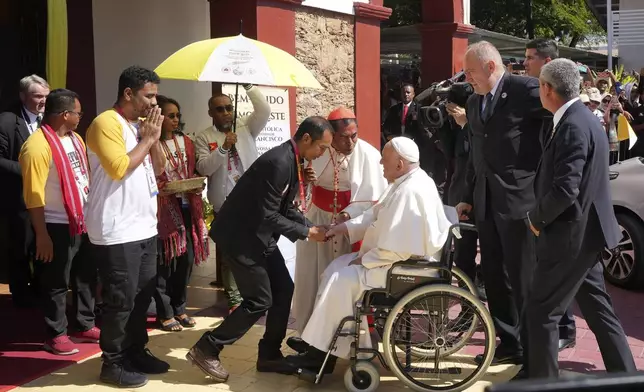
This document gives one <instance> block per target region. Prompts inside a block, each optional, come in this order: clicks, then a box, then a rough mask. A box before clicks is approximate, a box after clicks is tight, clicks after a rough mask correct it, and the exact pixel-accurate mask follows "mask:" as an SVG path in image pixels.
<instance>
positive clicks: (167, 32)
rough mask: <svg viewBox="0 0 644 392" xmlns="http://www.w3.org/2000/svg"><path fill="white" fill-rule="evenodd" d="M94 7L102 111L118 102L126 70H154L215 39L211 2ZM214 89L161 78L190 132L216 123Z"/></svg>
mask: <svg viewBox="0 0 644 392" xmlns="http://www.w3.org/2000/svg"><path fill="white" fill-rule="evenodd" d="M92 7H93V14H94V60H95V64H96V106H97V107H96V109H97V111H98V113H100V112H102V111H103V110H105V109H107V108H109V107H111V106H112V105H113V104H114V102H115V100H116V95H117V87H118V78H119V75H120V74H121V72H122V71H123V70H124V69H125V68H127V67H129V66H130V65H140V66H142V67H146V68H150V69H154V68H156V67H157V66H158V65H159V64H160V63H161V62H162V61H163V60H165V59H166V58H167V57H168V56H170V55H171V54H172V53H174V52H175V51H177V50H178V49H180V48H182V47H183V46H185V45H187V44H190V43H192V42H195V41H200V40H204V39H209V38H210V7H209V4H208V1H207V0H183V1H181V2H178V1H176V0H92ZM72 61H73V60H72ZM211 88H212V87H211V84H210V83H206V82H190V81H181V80H162V81H161V85H160V86H159V92H160V94H163V95H167V96H170V97H172V98H174V99H176V100H177V101H179V104H180V105H181V111H182V113H183V120H184V122H185V123H186V131H194V130H201V129H204V128H206V127H208V126H210V125H211V124H212V122H211V119H210V117H208V113H207V110H208V108H207V103H208V98H210V96H211V91H212V90H211Z"/></svg>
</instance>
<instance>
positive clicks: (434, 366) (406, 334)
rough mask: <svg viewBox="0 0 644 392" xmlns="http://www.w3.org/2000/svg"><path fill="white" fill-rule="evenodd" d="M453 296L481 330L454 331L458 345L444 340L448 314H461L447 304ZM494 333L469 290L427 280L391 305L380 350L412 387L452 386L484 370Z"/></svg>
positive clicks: (466, 383) (458, 388)
mask: <svg viewBox="0 0 644 392" xmlns="http://www.w3.org/2000/svg"><path fill="white" fill-rule="evenodd" d="M452 301H457V302H459V303H460V304H461V310H462V309H465V310H466V311H467V313H468V314H470V315H471V316H472V318H473V319H475V320H480V324H481V326H482V328H481V329H482V331H480V332H477V333H476V334H474V333H473V334H471V335H470V336H468V337H467V339H465V338H463V337H462V336H461V337H459V338H458V339H459V341H460V344H459V347H458V349H455V348H454V347H452V346H450V345H449V344H448V343H449V341H450V340H451V339H452V336H451V335H450V331H449V328H450V326H451V325H453V322H452V321H450V320H449V318H448V317H447V316H450V315H452V314H457V313H458V314H459V315H460V312H459V309H457V308H454V307H452V306H449V304H450V303H451V302H452ZM416 328H417V329H418V330H416V331H412V330H411V329H416ZM495 336H496V335H495V332H494V325H493V323H492V318H491V316H490V314H489V313H488V311H487V309H486V308H485V305H483V303H482V302H481V301H480V300H479V299H478V298H476V297H475V296H474V295H473V294H472V293H470V292H467V291H466V290H463V289H461V288H458V287H455V286H452V285H445V284H435V285H428V286H423V287H419V288H417V289H415V290H413V291H412V292H410V293H408V294H407V295H405V296H404V297H403V298H402V299H400V300H399V301H398V303H397V304H396V305H395V306H394V307H393V308H392V309H391V311H390V313H389V316H388V318H387V321H386V322H385V326H384V336H383V351H384V352H383V354H384V357H385V361H386V362H387V364H388V365H389V366H390V367H391V370H392V372H393V373H394V374H395V375H396V377H397V378H398V379H400V380H401V381H402V382H403V383H404V384H405V385H407V386H408V387H410V388H411V389H414V390H416V391H450V392H457V391H462V390H464V389H467V388H469V387H470V386H472V385H473V384H474V383H476V382H477V381H478V380H479V379H480V378H481V377H482V376H483V375H484V374H485V372H486V371H487V368H488V367H489V366H490V363H491V362H492V358H493V356H494V349H495V347H494V345H495ZM470 338H473V339H472V345H471V346H468V341H469V340H470ZM416 341H417V342H418V343H416ZM413 345H415V346H416V347H417V349H416V350H413V349H412V348H413ZM466 346H467V347H466ZM444 352H445V353H448V354H443V353H444ZM477 354H482V355H483V361H482V362H481V363H477V362H475V361H474V357H475V356H476V355H477ZM446 378H452V379H451V380H446Z"/></svg>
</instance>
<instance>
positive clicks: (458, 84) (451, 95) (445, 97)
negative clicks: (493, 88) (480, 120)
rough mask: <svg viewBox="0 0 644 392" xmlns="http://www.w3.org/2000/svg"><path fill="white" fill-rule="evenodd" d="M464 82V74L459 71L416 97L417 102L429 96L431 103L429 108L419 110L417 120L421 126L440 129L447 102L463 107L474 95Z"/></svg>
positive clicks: (468, 85) (472, 89)
mask: <svg viewBox="0 0 644 392" xmlns="http://www.w3.org/2000/svg"><path fill="white" fill-rule="evenodd" d="M464 80H465V72H463V71H461V72H459V73H457V74H456V75H454V76H453V77H452V78H450V79H447V80H443V81H442V82H438V83H435V84H433V85H432V86H431V87H430V88H428V89H427V90H425V91H423V92H422V93H421V94H419V95H418V97H417V98H418V99H419V100H422V97H423V96H424V97H427V96H429V97H430V100H431V101H432V102H433V103H432V104H431V105H430V106H423V107H421V108H420V110H419V112H420V116H419V119H420V121H421V123H422V124H423V125H426V126H427V127H429V128H441V127H442V126H443V125H444V124H445V121H447V116H448V114H447V108H446V104H447V103H448V102H452V103H455V104H456V105H458V106H461V107H465V104H466V103H467V99H468V98H469V97H470V95H472V94H474V88H473V87H472V85H471V84H469V83H467V82H465V81H464Z"/></svg>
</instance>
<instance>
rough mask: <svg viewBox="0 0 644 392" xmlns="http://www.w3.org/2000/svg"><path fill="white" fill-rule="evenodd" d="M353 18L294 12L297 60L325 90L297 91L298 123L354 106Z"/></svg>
mask: <svg viewBox="0 0 644 392" xmlns="http://www.w3.org/2000/svg"><path fill="white" fill-rule="evenodd" d="M353 31H354V30H353V17H352V15H343V14H337V13H334V12H328V11H324V10H319V9H315V8H307V7H302V8H301V9H300V10H299V11H297V12H296V13H295V49H296V54H295V57H296V58H297V59H298V60H300V61H301V62H302V63H303V64H304V65H305V66H306V67H307V68H308V69H309V70H310V71H311V72H313V75H314V76H315V77H316V78H317V80H318V81H319V82H320V84H321V85H322V87H324V90H315V89H306V88H301V89H297V123H298V124H299V123H300V122H301V121H302V120H303V119H305V118H306V117H308V116H314V115H318V116H323V117H326V116H327V115H328V114H329V112H330V111H331V110H333V109H334V108H336V107H337V106H341V105H342V106H346V107H348V108H351V109H354V107H355V80H354V66H355V61H354V54H355V46H354V34H353Z"/></svg>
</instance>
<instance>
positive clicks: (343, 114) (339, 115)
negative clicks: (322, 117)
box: [327, 106, 356, 121]
mask: <svg viewBox="0 0 644 392" xmlns="http://www.w3.org/2000/svg"><path fill="white" fill-rule="evenodd" d="M351 118H353V119H355V118H356V115H355V113H353V110H351V109H347V108H345V107H344V106H341V107H339V108H337V109H335V110H334V111H332V112H331V113H330V114H329V118H327V120H329V121H333V120H346V119H351Z"/></svg>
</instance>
